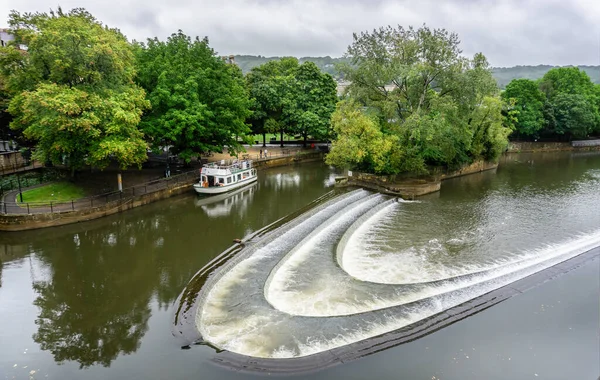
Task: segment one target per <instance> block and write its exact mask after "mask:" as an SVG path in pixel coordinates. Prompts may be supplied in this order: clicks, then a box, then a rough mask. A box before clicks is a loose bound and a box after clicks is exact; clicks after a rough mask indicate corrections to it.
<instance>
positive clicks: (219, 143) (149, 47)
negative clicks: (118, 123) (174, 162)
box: [137, 31, 250, 161]
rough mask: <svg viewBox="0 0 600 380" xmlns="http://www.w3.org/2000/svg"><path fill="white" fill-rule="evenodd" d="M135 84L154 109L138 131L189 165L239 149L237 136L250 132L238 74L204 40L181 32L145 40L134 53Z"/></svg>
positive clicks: (238, 71)
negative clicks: (136, 66) (210, 153)
mask: <svg viewBox="0 0 600 380" xmlns="http://www.w3.org/2000/svg"><path fill="white" fill-rule="evenodd" d="M137 57H138V61H139V73H138V77H137V81H138V83H139V84H140V85H141V86H142V87H143V88H144V89H145V90H146V91H147V92H148V99H149V100H150V102H151V104H152V110H151V111H149V112H147V113H146V114H145V115H144V117H143V118H142V122H141V124H140V127H141V129H142V130H143V131H144V132H145V133H146V135H147V136H148V137H149V138H150V140H151V141H152V143H153V145H154V146H158V145H164V144H169V145H173V151H174V153H176V154H179V156H180V157H181V158H184V159H185V160H186V161H189V160H190V158H191V157H192V156H194V155H198V154H199V153H201V152H206V151H213V152H214V151H221V150H222V149H223V148H224V147H225V146H227V147H228V149H229V152H230V153H235V152H237V151H240V150H243V148H242V146H241V144H240V143H239V142H238V140H237V138H238V137H240V138H242V139H246V135H247V133H248V132H250V129H249V127H248V126H247V125H246V123H245V120H246V118H247V117H248V116H249V115H250V111H249V106H250V100H249V97H248V92H247V90H246V87H245V83H244V79H243V76H242V73H241V71H240V70H239V68H238V67H237V66H235V65H228V64H226V63H225V62H223V60H221V59H220V58H218V57H217V56H216V55H215V53H214V51H213V50H212V49H211V48H210V47H209V45H208V40H207V39H203V40H200V39H198V38H196V39H194V40H192V39H191V38H190V37H189V36H187V35H185V34H184V33H183V32H182V31H179V32H178V33H175V34H173V35H171V36H170V37H169V38H168V39H167V41H166V42H163V41H159V40H158V39H156V38H155V39H149V40H148V41H147V43H146V44H140V45H139V46H138V49H137Z"/></svg>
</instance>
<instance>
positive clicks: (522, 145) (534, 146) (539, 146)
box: [506, 141, 600, 153]
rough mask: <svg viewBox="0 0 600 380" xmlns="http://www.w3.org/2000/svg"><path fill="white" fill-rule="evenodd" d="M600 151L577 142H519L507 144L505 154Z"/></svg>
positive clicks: (593, 146)
mask: <svg viewBox="0 0 600 380" xmlns="http://www.w3.org/2000/svg"><path fill="white" fill-rule="evenodd" d="M588 150H600V145H589V144H583V143H580V142H579V141H573V142H534V141H528V142H521V141H511V142H509V143H508V149H507V150H506V152H507V153H528V152H557V151H588Z"/></svg>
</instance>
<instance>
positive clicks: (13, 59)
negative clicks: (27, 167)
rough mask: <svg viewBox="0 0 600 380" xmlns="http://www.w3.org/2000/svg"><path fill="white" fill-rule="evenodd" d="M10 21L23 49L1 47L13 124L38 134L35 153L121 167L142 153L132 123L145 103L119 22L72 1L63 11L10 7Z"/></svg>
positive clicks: (73, 164)
mask: <svg viewBox="0 0 600 380" xmlns="http://www.w3.org/2000/svg"><path fill="white" fill-rule="evenodd" d="M9 25H10V27H11V31H12V33H13V34H14V35H15V39H16V41H17V42H18V43H22V44H25V45H27V47H28V49H27V53H26V54H23V53H21V52H18V51H17V50H16V49H15V47H14V46H9V47H8V48H6V49H5V50H4V51H3V54H0V66H1V67H2V75H3V77H4V80H5V82H6V84H7V89H8V91H9V92H10V93H11V95H12V96H13V97H12V100H11V101H10V104H9V107H8V110H9V112H10V113H11V114H12V115H13V117H14V120H13V121H12V122H11V127H12V128H14V129H22V130H23V134H24V135H25V137H27V138H28V139H32V140H34V141H36V143H37V145H36V157H37V158H38V159H40V160H43V161H46V160H50V161H52V162H53V163H55V164H60V163H65V164H67V165H68V166H69V167H70V168H71V169H72V173H74V171H75V170H76V169H80V168H82V167H83V166H85V165H92V166H96V167H99V168H104V167H106V166H107V165H108V164H109V162H110V161H111V160H115V161H117V162H118V163H119V164H120V166H121V167H123V168H125V167H128V166H132V165H136V166H141V163H142V162H143V161H145V160H146V143H145V142H144V140H143V134H142V133H141V132H140V131H139V130H138V129H137V124H138V123H139V121H140V118H141V115H142V111H143V110H144V109H145V108H147V107H148V106H149V103H148V102H147V101H146V100H145V93H144V91H143V90H142V89H141V88H139V87H138V86H136V85H134V84H133V82H132V80H133V77H134V75H135V70H134V56H133V52H132V48H131V46H130V44H129V43H128V42H127V39H126V38H125V36H123V35H122V34H121V33H120V32H119V31H118V30H116V29H109V28H108V27H104V26H103V25H102V24H101V23H100V22H99V21H97V20H96V19H95V18H94V17H93V16H92V15H91V14H90V13H88V12H87V11H85V10H84V9H81V8H76V9H73V10H71V11H70V12H68V13H64V12H63V11H62V10H61V9H60V8H59V9H58V11H57V12H50V14H46V13H34V14H31V13H25V14H23V15H21V14H20V13H18V12H15V11H13V12H12V13H11V15H10V17H9Z"/></svg>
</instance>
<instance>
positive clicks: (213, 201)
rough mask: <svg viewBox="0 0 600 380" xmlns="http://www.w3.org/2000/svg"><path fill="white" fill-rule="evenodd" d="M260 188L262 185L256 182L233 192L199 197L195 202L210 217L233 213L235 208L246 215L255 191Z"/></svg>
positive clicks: (242, 215) (241, 214) (241, 215)
mask: <svg viewBox="0 0 600 380" xmlns="http://www.w3.org/2000/svg"><path fill="white" fill-rule="evenodd" d="M259 188H260V186H258V185H257V183H256V182H255V183H253V184H251V185H248V186H247V187H244V188H241V189H238V190H235V191H232V192H231V193H227V194H222V195H217V196H212V197H201V198H198V200H196V202H195V204H196V206H200V207H201V208H202V211H204V212H205V213H206V215H207V216H208V217H210V218H218V217H226V216H228V215H230V214H232V211H233V209H234V208H235V209H236V210H237V212H236V214H237V215H239V216H240V217H244V216H245V215H246V214H247V212H248V206H249V205H250V204H251V203H252V200H253V198H254V192H255V191H256V190H257V189H259Z"/></svg>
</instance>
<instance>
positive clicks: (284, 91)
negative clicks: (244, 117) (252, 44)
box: [246, 57, 298, 146]
mask: <svg viewBox="0 0 600 380" xmlns="http://www.w3.org/2000/svg"><path fill="white" fill-rule="evenodd" d="M297 68H298V60H297V59H296V58H292V57H287V58H282V59H281V60H278V61H269V62H267V63H265V64H263V65H260V66H257V67H254V68H252V70H250V72H249V73H248V74H247V75H246V83H247V85H248V90H249V91H250V97H251V98H252V102H253V103H252V112H253V114H252V117H251V118H250V122H251V124H252V127H253V133H256V134H262V135H263V145H264V144H265V134H266V133H271V132H279V133H280V136H281V143H282V146H283V134H284V133H285V132H286V131H287V130H288V129H289V125H288V123H287V122H286V121H285V119H286V117H288V118H289V116H287V115H284V111H285V110H286V109H287V108H289V107H292V106H293V104H294V87H293V83H294V81H295V79H294V74H295V71H296V69H297Z"/></svg>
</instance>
